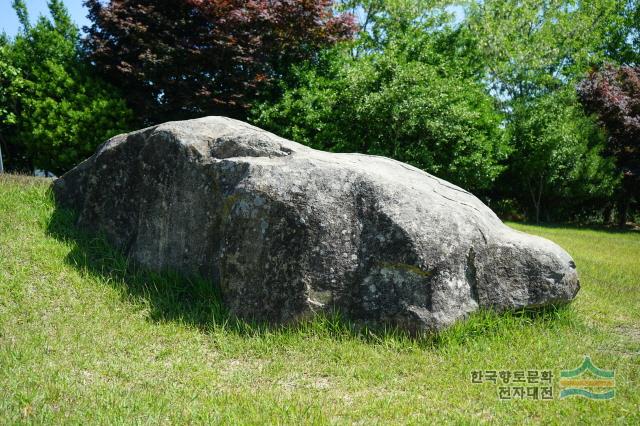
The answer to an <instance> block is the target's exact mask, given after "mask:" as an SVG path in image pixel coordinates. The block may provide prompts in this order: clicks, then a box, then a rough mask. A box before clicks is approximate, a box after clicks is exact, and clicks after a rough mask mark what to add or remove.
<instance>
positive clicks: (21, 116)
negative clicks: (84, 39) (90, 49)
mask: <svg viewBox="0 0 640 426" xmlns="http://www.w3.org/2000/svg"><path fill="white" fill-rule="evenodd" d="M14 7H15V9H16V12H17V13H18V16H19V18H20V21H21V23H22V30H21V32H20V33H19V34H18V35H17V36H16V37H15V39H13V40H10V41H8V42H6V43H5V45H4V46H3V47H2V48H1V49H2V50H1V52H2V56H1V57H0V73H1V75H0V78H2V79H3V81H6V82H8V85H7V86H5V88H4V89H2V92H0V113H2V111H5V112H4V116H5V117H9V118H10V120H7V121H6V122H5V121H4V120H3V123H6V124H11V125H12V128H11V129H10V130H7V129H5V127H6V126H4V125H3V128H2V131H3V139H4V140H5V144H6V145H7V149H6V151H7V153H6V154H5V156H6V157H7V158H6V163H7V166H8V168H12V169H14V170H20V169H23V170H25V169H26V170H29V169H32V168H33V167H36V168H40V169H44V170H49V171H52V172H54V173H56V174H59V173H63V172H65V171H66V170H68V169H69V168H71V167H73V166H74V165H75V164H77V163H78V162H79V161H81V160H83V159H84V158H86V157H88V156H89V155H91V154H92V153H93V151H94V150H95V148H96V147H97V146H98V145H99V144H100V143H102V142H104V141H105V140H106V139H107V138H109V137H110V136H113V135H114V134H117V133H119V132H122V131H123V130H126V129H127V128H128V125H129V122H130V121H131V112H130V111H129V109H128V108H127V106H126V104H125V102H124V100H122V98H120V97H118V96H117V94H114V90H113V88H112V87H110V86H109V85H107V84H105V83H104V82H102V81H101V80H99V79H97V78H95V77H94V76H93V75H92V74H93V73H92V70H91V68H90V67H89V66H88V64H86V63H84V62H83V59H82V57H81V51H80V48H79V43H80V34H79V31H78V29H77V27H76V26H75V25H74V24H73V23H72V21H71V18H70V17H69V14H68V13H67V10H66V8H65V7H64V5H63V3H62V1H61V0H50V1H49V10H50V13H51V16H52V20H51V21H50V20H48V19H46V18H44V17H40V18H39V19H38V21H37V23H36V24H35V25H33V26H31V25H29V20H28V15H27V12H26V8H25V6H24V3H23V2H22V1H15V2H14ZM3 86H4V85H3ZM5 134H6V136H4V135H5Z"/></svg>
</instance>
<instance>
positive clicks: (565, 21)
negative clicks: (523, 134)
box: [465, 0, 623, 108]
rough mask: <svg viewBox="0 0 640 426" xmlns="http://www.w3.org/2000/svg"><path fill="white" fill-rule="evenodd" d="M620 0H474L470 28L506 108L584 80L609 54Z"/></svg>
mask: <svg viewBox="0 0 640 426" xmlns="http://www.w3.org/2000/svg"><path fill="white" fill-rule="evenodd" d="M622 3H623V2H620V1H619V0H591V1H575V0H547V1H540V0H471V1H469V2H468V4H469V5H468V9H467V14H468V19H467V20H466V22H465V29H466V30H467V31H468V32H469V36H470V37H473V38H475V39H476V40H477V46H478V47H479V50H480V53H481V55H482V61H481V62H482V63H483V64H484V66H485V69H486V70H485V72H486V79H487V82H488V83H489V84H490V85H491V89H492V91H493V92H494V93H495V94H496V95H497V96H498V97H499V98H500V99H502V100H503V101H505V103H506V106H505V108H508V107H509V102H511V101H512V100H516V99H517V98H522V97H524V98H534V97H536V96H539V95H544V94H545V93H548V92H549V91H553V90H556V89H559V88H562V87H565V86H566V85H567V84H570V83H571V82H572V81H573V82H575V81H576V80H577V79H580V78H581V77H582V75H583V73H584V72H585V70H586V69H587V68H588V67H589V65H590V64H592V63H598V62H600V61H602V60H604V59H605V58H606V54H607V52H606V44H607V41H608V40H609V37H610V36H611V35H610V34H609V31H610V30H611V29H612V28H613V27H614V26H615V25H617V24H618V18H619V16H620V14H621V13H622V10H623V4H622Z"/></svg>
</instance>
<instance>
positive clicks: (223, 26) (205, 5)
mask: <svg viewBox="0 0 640 426" xmlns="http://www.w3.org/2000/svg"><path fill="white" fill-rule="evenodd" d="M103 3H104V2H101V1H100V0H86V1H85V4H86V5H87V7H88V8H89V17H90V19H91V21H92V22H93V24H92V25H91V27H90V28H87V29H86V30H87V31H88V38H87V40H86V47H87V48H88V51H89V55H90V58H91V60H92V61H93V62H94V63H95V64H96V65H97V67H98V69H99V70H100V71H102V72H103V73H104V75H105V76H107V77H108V78H109V80H110V81H111V82H112V83H114V84H116V85H118V86H120V87H121V88H123V89H124V91H125V93H127V98H128V100H129V102H130V103H131V105H132V106H133V107H134V109H135V110H136V111H137V112H138V114H139V115H140V116H141V117H144V119H143V120H144V121H145V122H160V121H164V120H169V119H170V120H177V119H183V118H190V117H196V116H202V115H207V114H223V115H227V116H233V117H237V118H244V116H245V113H246V110H247V108H248V106H249V105H250V103H251V102H252V100H254V99H255V98H256V97H259V96H264V95H267V94H269V93H270V91H271V90H272V89H273V87H274V85H273V84H272V83H273V82H275V81H277V80H278V79H280V78H282V77H283V75H284V73H285V72H286V70H287V69H288V67H289V66H290V65H291V64H293V63H296V62H299V61H301V60H308V59H312V58H313V57H314V56H315V54H316V53H317V51H318V50H319V49H321V48H322V47H324V46H328V45H332V44H334V43H336V42H337V41H339V40H344V39H349V38H351V37H352V35H353V33H354V30H355V23H354V19H353V17H352V16H351V15H348V14H343V15H335V14H334V13H333V9H332V7H331V6H332V1H331V0H301V1H273V0H251V1H241V0H177V1H176V0H111V1H109V2H107V3H106V4H103Z"/></svg>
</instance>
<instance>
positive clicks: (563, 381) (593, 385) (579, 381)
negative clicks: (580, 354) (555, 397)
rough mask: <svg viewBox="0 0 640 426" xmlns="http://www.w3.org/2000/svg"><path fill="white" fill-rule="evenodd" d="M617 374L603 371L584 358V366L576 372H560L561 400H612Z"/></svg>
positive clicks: (588, 358)
mask: <svg viewBox="0 0 640 426" xmlns="http://www.w3.org/2000/svg"><path fill="white" fill-rule="evenodd" d="M615 386H616V382H615V372H614V371H613V370H611V371H609V370H602V369H600V368H598V367H596V366H595V365H593V362H591V358H590V357H588V356H585V357H584V360H583V361H582V365H581V366H580V367H578V368H576V369H574V370H562V371H561V372H560V389H562V390H561V391H560V398H566V397H569V396H573V395H576V396H582V397H584V398H589V399H599V400H604V399H612V398H613V397H614V396H615V394H616V391H615Z"/></svg>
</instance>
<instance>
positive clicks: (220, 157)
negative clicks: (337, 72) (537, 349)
mask: <svg viewBox="0 0 640 426" xmlns="http://www.w3.org/2000/svg"><path fill="white" fill-rule="evenodd" d="M54 193H55V197H56V200H57V202H58V203H59V204H60V205H62V206H64V207H69V208H73V209H75V210H76V211H77V212H78V214H79V216H78V222H79V225H80V226H82V227H84V228H86V229H90V230H99V231H101V232H104V233H105V234H106V236H107V237H108V238H109V240H110V241H111V242H112V243H113V244H115V245H116V246H117V247H119V248H121V249H122V250H124V251H125V252H126V254H127V255H128V256H130V257H131V258H133V259H135V261H137V262H139V263H140V264H142V265H145V266H147V267H149V268H152V269H154V270H162V269H165V268H168V269H172V270H177V271H180V272H183V273H185V274H193V273H196V274H199V275H201V276H204V277H207V278H209V279H211V280H212V282H215V283H218V284H219V285H220V288H221V291H222V295H223V299H224V302H225V303H226V305H227V306H228V308H229V310H230V312H231V313H232V314H235V315H236V316H238V317H240V318H243V319H248V320H258V321H268V322H275V323H280V322H286V321H290V320H294V319H298V318H301V317H306V316H308V315H311V314H314V313H317V312H322V311H330V310H337V311H339V312H341V313H342V314H344V315H345V316H346V317H347V318H350V319H351V320H355V321H358V322H361V323H365V324H385V325H391V326H398V327H400V328H403V329H405V330H408V331H410V332H421V331H434V330H439V329H441V328H442V327H445V326H447V325H450V324H452V323H453V322H454V321H456V320H458V319H460V318H464V317H465V316H467V315H468V314H469V313H471V312H473V311H475V310H477V309H479V308H489V309H495V310H498V311H504V310H507V309H518V308H525V307H539V306H544V305H551V304H561V303H565V302H569V301H570V300H572V299H573V298H574V297H575V295H576V293H577V292H578V289H579V283H578V276H577V274H576V269H575V264H574V262H573V260H572V259H571V257H570V256H569V255H568V254H567V253H566V252H565V251H564V250H563V249H561V248H560V247H558V246H557V245H556V244H554V243H552V242H550V241H548V240H545V239H543V238H538V237H534V236H531V235H528V234H524V233H522V232H518V231H514V230H513V229H511V228H509V227H507V226H505V225H504V224H503V223H502V222H501V221H500V220H499V219H498V218H497V217H496V215H495V214H494V213H493V212H492V211H491V210H490V209H489V208H488V207H487V206H485V205H484V204H483V203H482V202H481V201H480V200H478V199H477V198H476V197H474V196H473V195H471V194H470V193H468V192H467V191H465V190H463V189H460V188H458V187H457V186H455V185H452V184H450V183H448V182H446V181H443V180H441V179H438V178H436V177H434V176H431V175H430V174H428V173H425V172H423V171H421V170H419V169H416V168H415V167H412V166H409V165H407V164H403V163H400V162H398V161H394V160H391V159H388V158H384V157H375V156H369V155H360V154H335V153H328V152H322V151H317V150H314V149H311V148H308V147H305V146H303V145H300V144H298V143H295V142H291V141H288V140H286V139H283V138H280V137H278V136H276V135H273V134H271V133H268V132H266V131H263V130H261V129H258V128H256V127H253V126H250V125H248V124H245V123H243V122H240V121H236V120H232V119H229V118H223V117H206V118H202V119H197V120H189V121H180V122H170V123H165V124H161V125H159V126H154V127H150V128H147V129H144V130H140V131H137V132H133V133H129V134H125V135H120V136H116V137H114V138H112V139H111V140H109V141H108V142H106V143H105V144H104V145H103V146H101V147H100V148H99V149H98V151H97V152H96V153H95V154H94V155H93V156H92V157H91V158H89V159H88V160H86V161H84V162H83V163H81V164H80V165H78V166H77V167H76V168H75V169H73V170H71V171H70V172H69V173H67V174H65V175H64V176H63V177H62V178H60V179H58V180H57V181H56V182H55V184H54Z"/></svg>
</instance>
